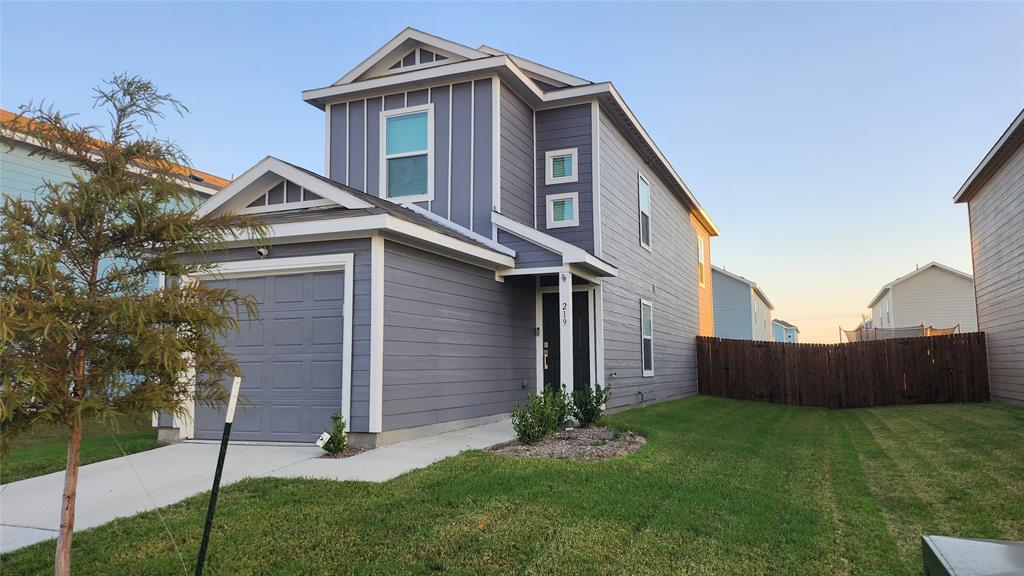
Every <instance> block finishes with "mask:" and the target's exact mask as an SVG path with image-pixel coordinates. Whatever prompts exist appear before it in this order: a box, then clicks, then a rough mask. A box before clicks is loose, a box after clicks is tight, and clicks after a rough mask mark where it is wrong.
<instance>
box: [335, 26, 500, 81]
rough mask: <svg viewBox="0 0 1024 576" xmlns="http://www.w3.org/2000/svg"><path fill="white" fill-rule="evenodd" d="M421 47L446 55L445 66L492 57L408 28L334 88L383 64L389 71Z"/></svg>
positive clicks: (342, 78) (346, 74)
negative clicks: (402, 58) (396, 63)
mask: <svg viewBox="0 0 1024 576" xmlns="http://www.w3.org/2000/svg"><path fill="white" fill-rule="evenodd" d="M420 45H425V46H429V47H430V48H432V49H434V51H436V52H441V53H444V54H445V56H446V58H447V60H445V61H443V62H444V63H445V64H451V63H454V62H459V61H464V60H476V59H478V58H486V57H488V56H490V54H488V53H486V52H481V51H480V50H474V49H472V48H470V47H469V46H465V45H463V44H459V43H458V42H452V41H451V40H446V39H444V38H441V37H440V36H434V35H433V34H427V33H426V32H423V31H421V30H417V29H415V28H406V29H405V30H402V31H401V32H399V33H398V34H397V35H396V36H395V37H394V38H392V39H391V40H389V41H388V42H387V43H386V44H384V45H383V46H381V47H380V48H378V49H377V50H376V51H375V52H374V53H373V54H370V56H369V57H367V58H366V60H363V61H362V62H360V63H359V65H357V66H356V67H355V68H353V69H351V70H349V71H348V72H346V73H345V75H344V76H342V77H341V78H339V79H338V81H337V82H335V83H334V84H333V86H341V85H343V84H348V83H351V82H355V81H357V80H361V79H363V77H364V76H365V75H366V73H367V72H369V71H370V70H371V69H373V68H374V67H378V65H381V64H382V63H384V64H386V65H384V66H379V67H381V68H383V69H384V70H387V69H388V68H390V65H391V63H392V62H391V61H392V60H394V59H397V58H401V57H402V55H404V54H406V53H407V52H408V51H409V50H411V49H413V48H415V47H417V46H420Z"/></svg>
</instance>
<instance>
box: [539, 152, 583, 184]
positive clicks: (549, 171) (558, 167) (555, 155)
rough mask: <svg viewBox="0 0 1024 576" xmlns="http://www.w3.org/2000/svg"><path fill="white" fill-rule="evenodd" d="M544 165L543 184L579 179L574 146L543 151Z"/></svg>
mask: <svg viewBox="0 0 1024 576" xmlns="http://www.w3.org/2000/svg"><path fill="white" fill-rule="evenodd" d="M544 166H545V168H544V184H545V185H546V186H550V185H552V184H566V183H569V182H577V181H578V180H579V179H580V178H579V174H577V173H576V170H577V168H578V166H579V162H578V161H577V149H576V148H566V149H565V150H550V151H548V152H545V153H544Z"/></svg>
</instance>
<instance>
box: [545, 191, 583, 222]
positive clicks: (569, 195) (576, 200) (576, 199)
mask: <svg viewBox="0 0 1024 576" xmlns="http://www.w3.org/2000/svg"><path fill="white" fill-rule="evenodd" d="M558 200H572V220H562V221H556V220H555V202H556V201H558ZM545 201H546V203H547V208H546V212H547V220H548V228H571V227H573V226H579V225H580V194H579V192H566V193H564V194H549V195H548V196H547V198H546V199H545Z"/></svg>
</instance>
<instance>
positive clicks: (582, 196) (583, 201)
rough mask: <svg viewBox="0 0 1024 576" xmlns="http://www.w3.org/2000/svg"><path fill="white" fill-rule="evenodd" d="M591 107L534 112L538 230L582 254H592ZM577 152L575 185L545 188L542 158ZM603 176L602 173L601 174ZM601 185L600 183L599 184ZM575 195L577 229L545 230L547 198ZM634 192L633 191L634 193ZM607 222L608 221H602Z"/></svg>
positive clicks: (582, 106)
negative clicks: (568, 150)
mask: <svg viewBox="0 0 1024 576" xmlns="http://www.w3.org/2000/svg"><path fill="white" fill-rule="evenodd" d="M592 113H593V112H592V107H591V105H590V104H579V105H576V106H568V107H565V108H555V109H553V110H541V111H539V112H537V155H536V158H535V162H534V163H535V170H536V182H537V211H536V214H537V229H538V230H541V231H542V232H545V233H547V234H550V235H551V236H554V237H555V238H558V239H559V240H563V241H565V242H569V243H570V244H573V245H575V246H578V247H580V248H583V249H584V250H587V251H590V252H593V251H594V203H593V177H592V173H593V170H591V164H592V150H591V149H592V148H593V138H592V134H593V121H592V117H591V114H592ZM566 148H576V150H577V158H578V161H579V166H577V167H576V168H577V169H578V174H579V178H578V181H577V182H570V183H567V184H554V185H551V186H548V185H545V184H544V176H545V172H546V170H547V166H546V160H545V156H546V153H547V152H548V151H550V150H563V149H566ZM602 175H603V172H602ZM602 184H603V182H602ZM566 192H577V193H578V194H579V204H580V205H579V207H578V208H577V209H578V210H579V221H580V223H579V225H578V226H572V227H568V228H553V229H550V230H549V229H548V228H547V202H546V201H545V198H547V197H548V196H549V195H551V194H562V193H566ZM635 192H636V190H635V189H634V193H635ZM605 219H607V217H605Z"/></svg>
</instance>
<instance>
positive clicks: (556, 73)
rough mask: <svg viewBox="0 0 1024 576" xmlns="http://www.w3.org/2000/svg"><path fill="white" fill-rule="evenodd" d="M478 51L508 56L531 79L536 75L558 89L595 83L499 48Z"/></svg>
mask: <svg viewBox="0 0 1024 576" xmlns="http://www.w3.org/2000/svg"><path fill="white" fill-rule="evenodd" d="M477 50H479V51H481V52H486V53H487V54H490V55H491V56H505V55H507V56H508V57H509V58H511V59H512V61H513V62H515V63H516V65H517V66H519V67H520V68H522V69H523V70H525V71H526V72H528V73H529V75H530V76H531V77H533V76H534V75H536V76H540V77H541V78H540V79H541V80H542V81H544V82H546V83H547V84H551V85H552V86H555V87H556V88H564V87H567V86H585V85H587V84H593V82H591V81H590V80H587V79H586V78H580V77H579V76H573V75H572V74H567V73H565V72H562V71H561V70H556V69H554V68H550V67H548V66H545V65H543V64H538V63H537V62H534V61H533V60H527V59H526V58H523V57H522V56H516V55H515V54H509V53H508V52H503V51H501V50H498V49H497V48H492V47H490V46H487V45H486V44H484V45H482V46H480V47H479V48H477ZM535 79H536V78H535Z"/></svg>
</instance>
